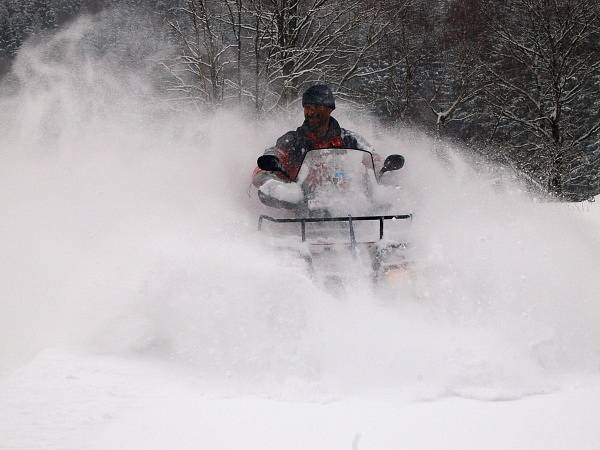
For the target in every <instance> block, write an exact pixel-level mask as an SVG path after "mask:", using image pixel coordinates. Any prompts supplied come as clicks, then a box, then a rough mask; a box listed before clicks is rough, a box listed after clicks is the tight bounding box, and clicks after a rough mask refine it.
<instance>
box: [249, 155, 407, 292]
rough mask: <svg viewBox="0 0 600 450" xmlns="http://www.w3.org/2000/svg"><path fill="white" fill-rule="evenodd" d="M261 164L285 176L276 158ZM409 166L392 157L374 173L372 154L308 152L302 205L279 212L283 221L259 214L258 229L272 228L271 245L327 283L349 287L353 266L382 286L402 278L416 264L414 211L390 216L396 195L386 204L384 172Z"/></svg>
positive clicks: (302, 180)
mask: <svg viewBox="0 0 600 450" xmlns="http://www.w3.org/2000/svg"><path fill="white" fill-rule="evenodd" d="M257 164H258V167H259V168H260V169H262V170H265V171H270V172H281V173H283V174H285V175H287V174H286V173H285V170H284V168H283V166H282V164H281V162H280V161H279V159H278V158H277V157H276V156H274V155H263V156H261V157H259V158H258V160H257ZM403 166H404V158H403V157H402V156H401V155H389V156H388V157H387V158H386V159H385V161H384V163H383V166H382V167H381V169H379V170H376V168H375V167H376V164H375V161H374V158H373V154H372V153H371V152H369V151H366V150H358V149H343V148H342V149H340V148H330V149H319V150H311V151H308V152H307V153H306V155H305V157H304V160H303V162H302V165H301V167H300V170H299V172H298V176H297V178H296V183H297V184H298V185H299V186H300V187H301V189H302V192H303V197H304V198H303V200H302V201H301V202H299V203H297V204H295V205H294V207H293V208H291V209H288V210H287V214H285V213H284V212H283V211H285V210H279V211H280V212H279V214H278V215H279V217H273V216H272V215H269V214H261V215H260V217H259V218H258V230H259V231H261V232H264V231H265V229H267V228H268V229H269V231H271V233H270V242H271V244H272V245H274V246H275V247H276V248H278V249H280V250H287V251H292V252H296V254H298V255H299V256H301V259H302V260H303V261H305V263H306V265H307V268H308V271H309V273H311V275H312V276H313V277H315V278H319V279H321V280H322V281H323V282H324V283H325V285H327V286H332V285H333V286H337V285H343V284H344V281H345V279H347V278H348V277H353V276H355V274H356V272H355V271H354V270H352V267H362V268H367V270H368V271H369V272H370V275H371V277H372V279H373V280H374V281H376V282H377V281H379V280H382V279H386V280H389V279H396V278H398V277H402V274H403V273H405V272H406V271H407V270H408V268H409V263H410V262H409V258H408V256H407V255H408V250H409V245H408V243H407V233H408V228H409V227H408V226H407V224H409V223H410V221H411V219H412V214H410V213H396V214H390V213H389V212H388V211H389V209H390V201H389V200H390V198H389V197H390V196H389V195H388V198H387V201H386V198H385V197H386V196H385V195H382V193H383V194H385V193H386V192H387V193H388V194H389V189H387V190H386V189H385V188H386V186H383V184H382V180H383V178H384V174H385V173H386V172H392V171H396V170H399V169H401V168H402V167H403ZM259 195H260V192H259ZM288 206H289V205H288ZM282 216H284V217H282ZM267 223H268V226H266V224H267ZM392 225H394V226H392Z"/></svg>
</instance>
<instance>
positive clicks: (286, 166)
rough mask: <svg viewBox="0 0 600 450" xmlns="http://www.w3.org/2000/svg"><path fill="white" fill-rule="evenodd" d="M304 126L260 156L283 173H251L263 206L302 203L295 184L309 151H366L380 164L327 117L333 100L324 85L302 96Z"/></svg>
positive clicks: (360, 141) (363, 143)
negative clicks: (270, 159) (271, 159)
mask: <svg viewBox="0 0 600 450" xmlns="http://www.w3.org/2000/svg"><path fill="white" fill-rule="evenodd" d="M302 106H303V108H304V123H303V124H302V126H300V127H298V128H297V129H296V130H292V131H288V132H287V133H286V134H284V135H283V136H281V137H280V138H279V139H277V142H276V144H275V146H274V147H271V148H268V149H267V150H265V152H264V155H274V156H276V157H277V158H279V161H280V163H281V166H282V168H283V170H284V171H285V173H283V172H268V171H265V170H261V169H259V168H258V167H257V168H256V169H255V170H254V173H253V178H252V183H253V184H254V186H256V187H257V188H258V196H259V198H260V200H261V201H262V202H263V203H264V204H265V205H267V206H273V207H276V208H295V207H296V205H297V204H298V203H299V202H301V201H302V199H303V193H302V189H301V187H300V186H299V185H298V184H297V183H296V182H295V181H296V177H297V176H298V172H299V170H300V166H301V164H302V161H303V160H304V156H305V155H306V153H307V152H308V151H310V150H315V149H326V148H348V149H357V150H366V151H369V152H371V153H373V159H374V161H375V162H376V163H380V161H381V159H380V157H379V155H377V154H375V153H374V152H373V149H372V148H371V146H370V145H369V143H368V142H367V141H365V140H364V139H363V138H362V137H361V136H359V135H358V134H355V133H353V132H352V131H349V130H346V129H344V128H341V127H340V125H339V123H338V122H337V120H335V119H334V118H333V117H331V113H332V111H333V110H334V109H335V99H334V97H333V93H332V92H331V89H329V87H328V86H327V85H324V84H317V85H314V86H311V87H309V88H308V89H307V90H306V91H305V92H304V94H303V95H302Z"/></svg>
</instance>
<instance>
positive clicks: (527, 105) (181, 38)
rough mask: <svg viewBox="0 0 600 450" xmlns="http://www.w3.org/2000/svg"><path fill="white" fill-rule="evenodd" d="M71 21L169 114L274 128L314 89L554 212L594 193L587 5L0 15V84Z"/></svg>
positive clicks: (265, 6) (123, 2)
mask: <svg viewBox="0 0 600 450" xmlns="http://www.w3.org/2000/svg"><path fill="white" fill-rule="evenodd" d="M82 14H86V15H89V16H91V17H92V18H93V17H98V16H102V15H110V16H111V17H112V21H111V24H113V26H111V27H108V28H105V29H103V31H102V33H101V34H99V35H96V36H95V37H94V42H93V45H94V46H95V48H96V49H97V50H98V51H99V52H102V53H107V52H110V53H112V54H115V55H119V58H121V59H122V61H123V62H129V63H131V64H138V63H142V62H143V63H144V64H145V65H151V66H152V67H153V74H155V75H156V77H157V80H158V81H159V85H160V87H161V89H162V90H164V92H165V93H168V94H169V96H170V97H171V98H172V99H173V100H174V101H177V102H184V103H192V104H198V105H202V107H205V108H206V107H229V106H242V107H243V108H245V109H248V110H252V111H254V112H255V113H256V114H259V115H262V114H269V113H281V112H282V111H289V110H290V109H291V108H294V109H297V108H298V97H299V95H300V94H301V92H302V91H303V90H304V89H305V88H306V87H307V86H308V85H310V84H313V83H315V82H318V81H324V82H327V83H328V84H329V85H330V86H331V87H332V88H333V90H334V91H335V92H336V96H337V97H338V98H340V99H343V101H345V102H347V103H348V104H351V105H353V106H354V107H355V108H357V109H361V110H364V111H365V112H369V113H372V114H374V115H376V116H377V117H378V118H380V120H382V121H383V122H385V123H390V124H393V125H398V126H406V127H412V128H416V129H419V130H422V131H424V132H426V133H428V134H430V135H432V136H433V137H434V138H435V139H436V140H439V142H443V141H450V142H457V143H460V144H461V147H462V148H464V149H465V151H467V152H472V153H474V154H477V155H483V156H484V157H486V158H488V159H490V160H493V161H495V162H498V163H501V164H504V165H507V166H510V167H511V168H512V169H514V170H515V172H516V173H518V174H520V176H522V177H524V178H526V179H527V180H528V182H529V183H530V184H531V185H533V186H536V187H537V188H539V189H540V190H541V191H544V192H548V193H550V194H552V195H554V196H556V197H557V198H559V199H564V200H585V199H589V198H591V197H593V196H595V195H597V194H599V193H600V114H599V111H600V3H599V2H597V0H349V1H346V2H339V1H333V0H219V1H216V0H147V1H142V0H0V74H1V73H4V74H6V73H8V72H9V69H10V66H11V63H12V61H13V60H14V58H15V57H16V55H17V54H18V52H19V49H20V48H21V46H22V45H23V43H24V42H25V41H26V40H27V39H34V40H35V39H38V40H43V39H45V38H46V37H47V36H49V35H50V34H51V33H53V32H54V31H55V30H58V29H60V28H62V27H64V26H65V25H66V24H68V23H69V22H71V21H73V20H74V19H75V18H77V17H79V16H80V15H82ZM140 30H143V32H140ZM144 33H145V35H146V36H148V41H146V40H145V39H140V36H144ZM129 35H133V36H136V39H139V40H140V42H139V46H135V45H133V46H132V45H131V42H125V41H127V40H128V36H129ZM130 40H131V38H129V41H130ZM150 41H152V42H158V43H161V44H164V46H165V48H166V47H168V48H169V49H170V50H169V51H168V52H162V53H160V52H158V48H156V47H153V46H152V45H150V44H149V43H148V42H150ZM157 55H158V56H157Z"/></svg>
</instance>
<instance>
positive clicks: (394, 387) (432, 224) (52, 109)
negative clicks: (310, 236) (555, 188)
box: [0, 24, 600, 450]
mask: <svg viewBox="0 0 600 450" xmlns="http://www.w3.org/2000/svg"><path fill="white" fill-rule="evenodd" d="M80 26H85V24H84V25H80ZM77 31H78V30H77V28H75V29H74V30H72V31H71V34H68V33H65V34H63V35H62V36H61V37H60V39H58V40H56V41H54V42H50V43H49V44H48V45H50V46H52V45H60V46H61V48H62V49H63V50H64V52H63V53H62V56H61V58H58V59H57V57H56V53H52V52H48V51H46V50H47V47H45V48H35V47H29V48H27V49H26V50H25V51H24V52H23V53H22V55H21V57H20V59H19V60H18V62H17V64H16V66H15V75H16V76H20V77H21V85H20V88H19V89H18V90H14V89H11V90H10V92H5V93H3V94H2V96H1V97H0V207H1V209H2V211H4V216H3V219H2V220H1V221H0V247H1V248H2V256H3V257H2V258H1V259H0V271H1V273H2V278H1V280H2V282H1V283H0V448H1V449H65V448H69V449H70V448H73V449H75V448H76V449H109V448H110V449H112V448H128V449H129V448H140V449H141V448H143V449H151V448H156V449H163V448H178V449H179V448H181V449H183V448H207V449H234V448H235V449H282V448H285V449H337V448H339V449H353V450H355V449H370V450H373V449H397V448H411V449H412V448H414V449H418V448H423V449H507V448H510V449H544V450H546V449H565V448H574V449H575V448H576V449H596V448H600V426H598V425H599V422H598V417H600V328H599V327H598V323H600V282H599V281H598V273H599V272H600V266H599V262H598V261H599V260H600V199H598V202H596V203H589V202H586V203H583V204H578V205H562V204H556V203H546V202H544V201H540V200H536V199H532V198H530V197H529V196H528V195H527V194H526V193H525V192H523V190H522V189H521V188H520V187H519V186H518V185H516V184H514V183H513V182H512V180H511V177H510V175H509V174H504V175H503V174H502V171H499V170H490V171H489V173H485V174H482V173H481V170H480V168H479V169H474V168H473V166H472V164H469V163H467V162H465V161H463V160H462V159H461V158H459V157H458V156H456V154H455V153H454V152H450V155H452V156H450V157H449V158H447V159H440V158H438V157H435V156H433V152H431V151H430V150H431V144H430V143H429V142H428V141H427V140H426V139H423V138H420V137H418V136H415V135H412V134H410V133H408V132H406V131H402V130H389V131H386V132H383V131H381V130H379V129H377V128H376V127H375V126H370V125H369V123H368V122H367V121H366V120H361V121H357V120H356V119H353V118H352V117H351V116H350V115H348V114H345V113H344V110H343V108H340V111H337V112H336V116H337V117H338V118H339V119H340V121H341V122H342V124H343V125H345V126H347V127H349V128H352V129H356V130H358V131H361V132H363V133H364V134H365V135H366V136H367V137H368V138H369V139H370V140H371V141H372V142H373V143H374V144H375V146H376V147H377V148H378V149H379V150H380V151H381V152H382V153H392V152H400V153H402V154H404V155H405V156H406V161H407V163H406V167H405V168H404V169H403V170H402V171H401V173H399V174H397V180H396V181H397V182H398V183H399V184H400V186H401V188H402V189H400V190H399V191H398V198H397V200H396V207H397V208H398V209H399V210H400V211H398V212H404V211H411V212H414V213H415V220H414V221H413V224H412V239H413V242H414V244H415V264H416V269H415V273H414V275H413V279H412V282H411V283H404V284H400V285H398V286H396V287H395V288H393V289H391V290H389V291H386V292H374V291H373V289H372V287H371V286H370V284H369V282H368V280H367V278H366V277H364V276H361V274H360V273H357V274H356V277H355V282H353V283H352V285H351V286H349V288H348V290H347V292H346V294H345V295H343V296H341V298H338V297H334V296H332V295H330V294H329V293H327V292H325V291H324V290H323V289H321V288H320V287H319V286H317V285H315V283H313V281H312V280H311V279H310V278H309V276H308V275H307V274H306V273H304V272H303V271H301V270H298V269H297V268H296V267H295V266H294V265H293V261H290V260H287V259H283V260H282V259H281V257H280V256H279V257H278V256H277V255H276V254H273V253H271V251H270V250H269V249H267V248H265V247H264V246H263V245H261V241H260V240H259V236H258V233H257V231H256V213H257V209H256V199H254V198H250V197H248V195H247V188H248V183H249V172H250V171H251V169H252V167H253V165H254V161H255V158H256V156H257V155H258V154H259V153H260V152H261V151H262V149H263V148H264V147H266V146H268V145H270V144H271V143H272V141H273V140H274V137H276V136H278V135H279V134H281V133H282V132H283V131H284V130H287V129H289V128H291V127H293V126H295V124H296V123H297V122H298V121H299V120H300V115H298V117H294V118H291V119H289V120H287V121H281V122H268V123H264V122H262V123H254V122H252V120H250V119H247V118H245V117H244V116H243V114H242V113H234V112H230V113H218V114H204V113H201V112H200V113H199V112H197V111H196V112H187V113H182V112H173V111H169V110H168V109H167V108H166V107H165V105H164V104H162V103H160V102H157V101H155V97H153V96H152V95H151V91H150V89H149V88H148V87H147V86H146V84H145V82H144V81H143V79H140V78H139V77H137V76H134V75H132V74H126V75H127V76H123V74H120V75H121V76H118V77H116V76H115V75H116V70H117V69H116V68H115V67H111V66H110V63H109V62H107V61H96V60H94V59H93V58H87V59H81V57H80V56H81V53H80V51H79V50H80V48H79V45H80V34H79V33H78V32H77ZM69 49H71V50H69ZM71 51H72V53H71ZM148 99H152V101H150V100H148Z"/></svg>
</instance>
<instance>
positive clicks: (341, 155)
mask: <svg viewBox="0 0 600 450" xmlns="http://www.w3.org/2000/svg"><path fill="white" fill-rule="evenodd" d="M297 182H298V183H300V184H301V186H302V189H303V190H304V194H305V198H306V201H307V206H308V208H309V209H311V210H327V211H329V212H331V213H333V214H344V215H345V214H352V215H355V214H364V213H365V212H367V211H368V210H369V209H370V207H371V204H372V201H371V200H372V199H371V195H372V192H373V188H374V186H375V184H376V179H375V169H374V165H373V156H372V155H371V153H369V152H367V151H364V150H354V149H340V148H331V149H321V150H311V151H309V152H308V153H307V154H306V157H305V158H304V162H303V163H302V167H301V168H300V172H299V173H298V178H297Z"/></svg>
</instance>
